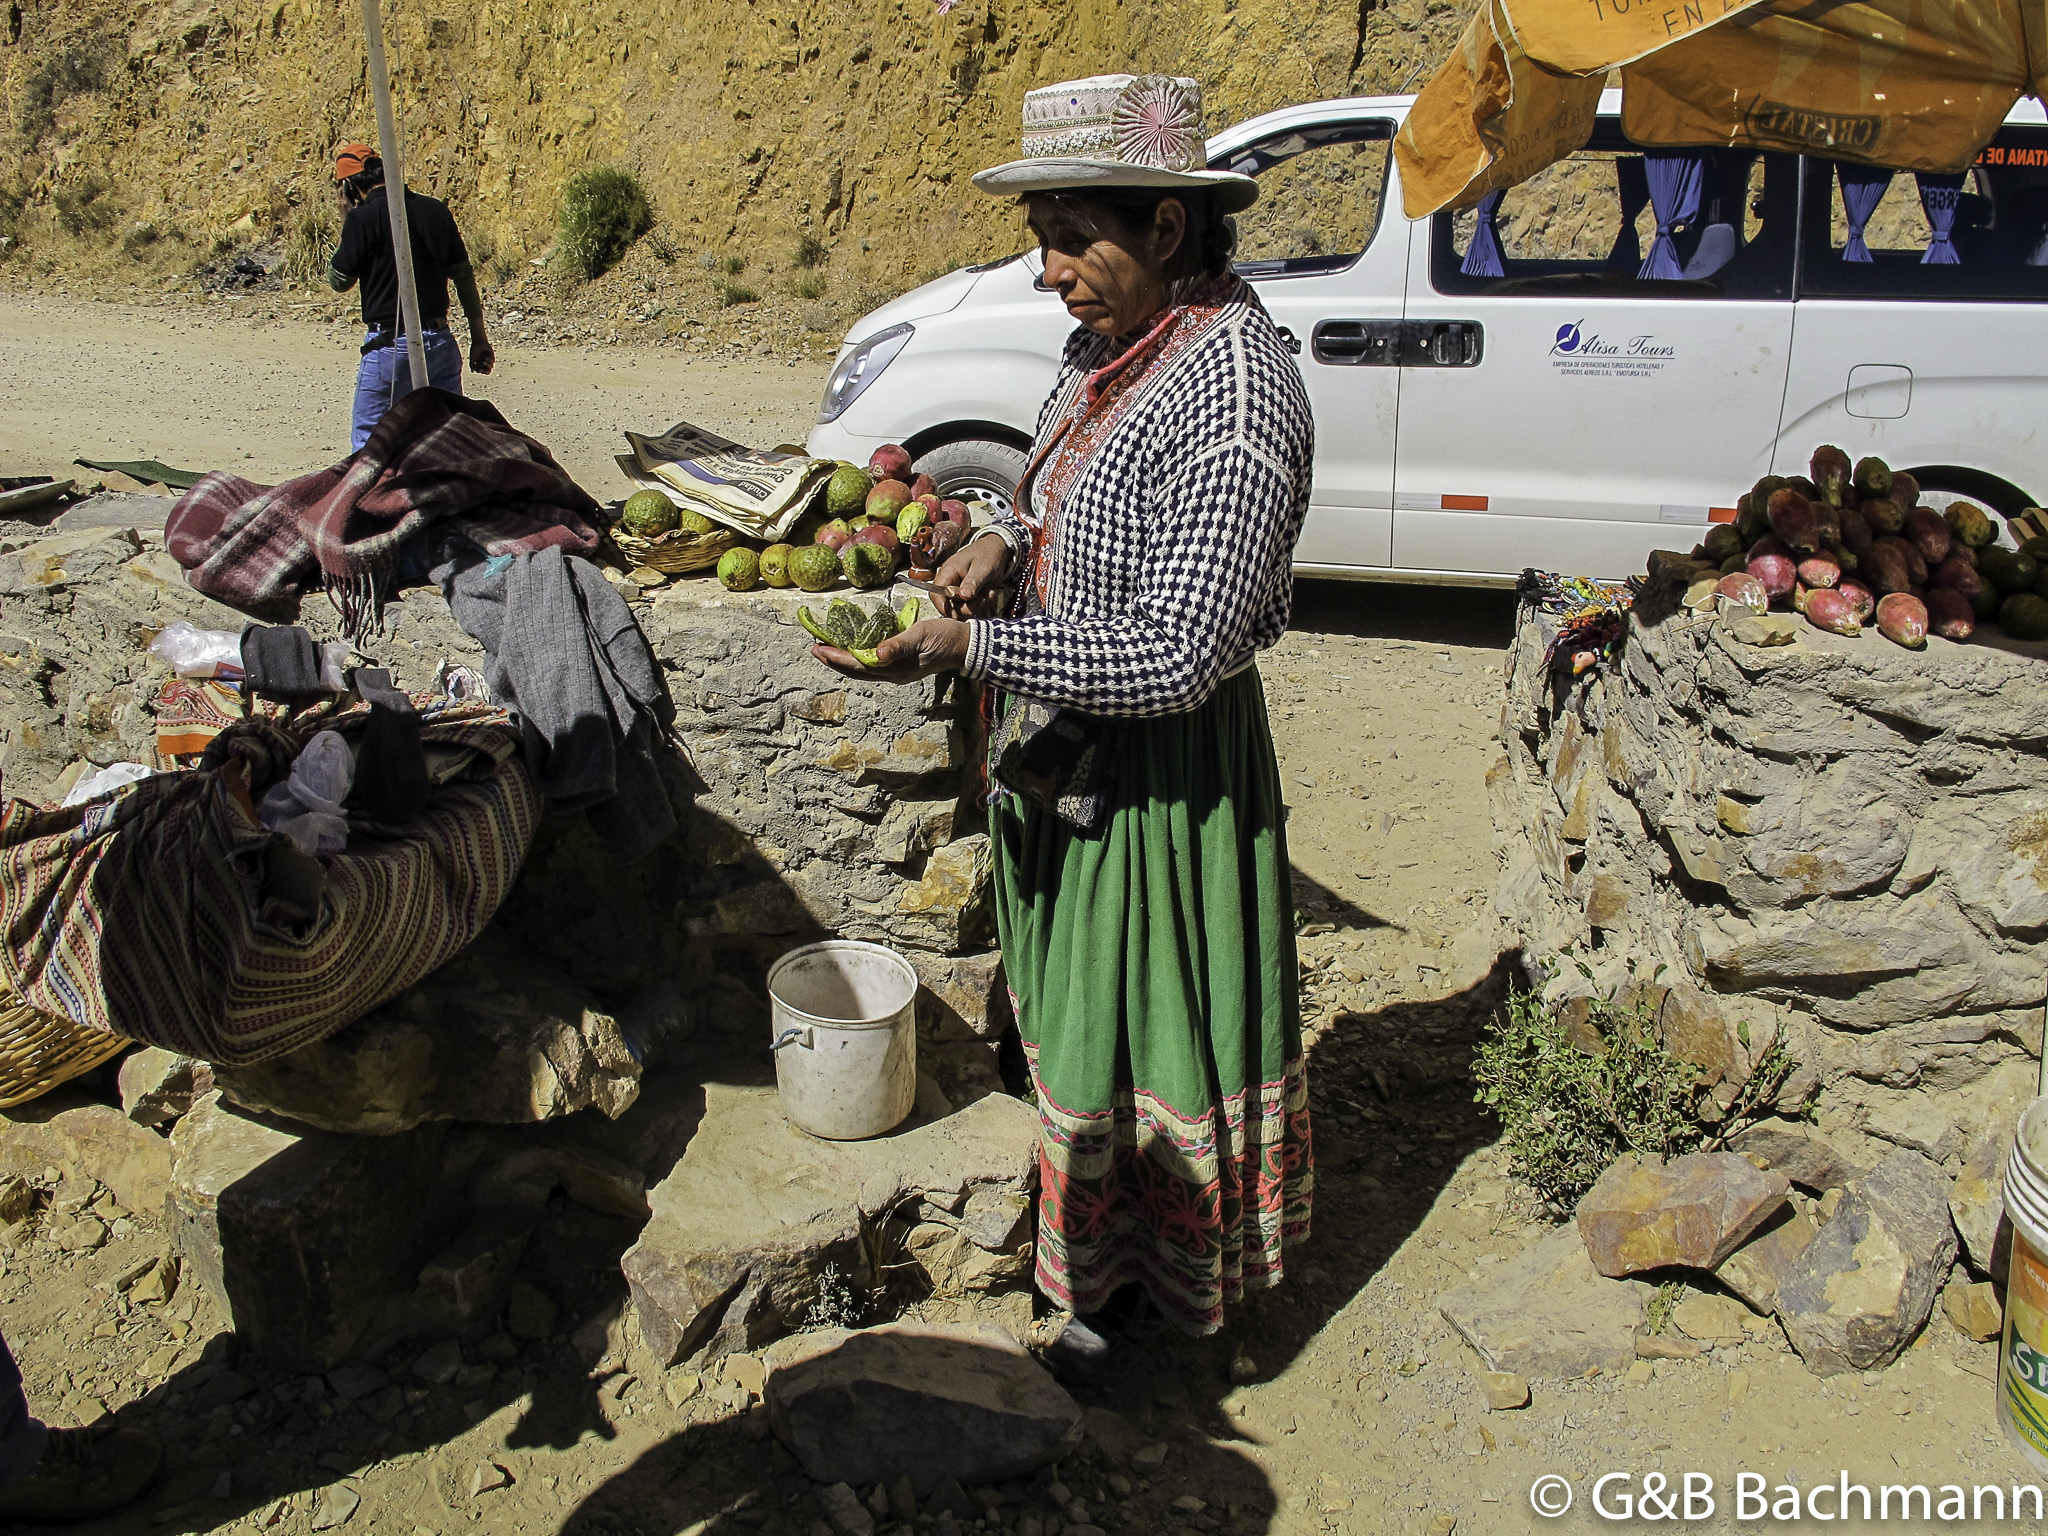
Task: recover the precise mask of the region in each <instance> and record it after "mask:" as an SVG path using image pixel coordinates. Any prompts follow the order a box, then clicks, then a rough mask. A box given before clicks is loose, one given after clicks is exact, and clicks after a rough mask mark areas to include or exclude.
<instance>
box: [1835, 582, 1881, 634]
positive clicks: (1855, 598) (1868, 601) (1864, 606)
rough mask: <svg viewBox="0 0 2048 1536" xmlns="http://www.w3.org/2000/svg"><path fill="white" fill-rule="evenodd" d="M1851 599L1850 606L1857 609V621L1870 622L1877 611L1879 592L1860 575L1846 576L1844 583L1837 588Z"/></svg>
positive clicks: (1861, 622)
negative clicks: (1871, 588) (1870, 586)
mask: <svg viewBox="0 0 2048 1536" xmlns="http://www.w3.org/2000/svg"><path fill="white" fill-rule="evenodd" d="M1835 590H1836V591H1837V592H1839V593H1841V594H1842V596H1844V597H1846V598H1847V599H1848V600H1849V606H1850V607H1851V608H1853V609H1855V610H1856V622H1857V623H1859V624H1868V623H1869V622H1870V616H1871V615H1872V614H1873V613H1875V612H1877V594H1876V593H1875V592H1873V591H1871V590H1870V588H1869V587H1868V586H1867V585H1866V584H1865V583H1864V582H1863V581H1862V580H1861V579H1860V578H1858V577H1855V576H1844V577H1843V578H1842V584H1841V585H1840V586H1838V587H1836V588H1835Z"/></svg>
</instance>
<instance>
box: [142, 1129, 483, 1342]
mask: <svg viewBox="0 0 2048 1536" xmlns="http://www.w3.org/2000/svg"><path fill="white" fill-rule="evenodd" d="M123 1123H124V1124H125V1123H128V1122H126V1121H124V1122H123ZM137 1129H139V1127H138V1128H137ZM445 1130H446V1128H445V1127H444V1126H441V1125H426V1126H421V1127H419V1128H418V1129H416V1130H412V1131H407V1132H404V1133H401V1134H398V1135H393V1136H343V1135H337V1134H335V1133H333V1132H329V1131H316V1130H308V1129H306V1128H305V1127H302V1126H294V1125H292V1124H290V1123H289V1122H285V1121H280V1120H276V1119H271V1118H267V1117H258V1116H256V1115H253V1114H250V1113H247V1112H245V1111H242V1110H238V1109H236V1108H234V1107H232V1106H230V1105H226V1104H223V1103H222V1102H221V1101H220V1098H219V1096H218V1095H217V1094H215V1095H209V1096H207V1097H206V1098H204V1099H202V1100H200V1102H199V1103H198V1104H197V1105H195V1106H194V1107H193V1110H192V1112H191V1113H190V1114H189V1115H187V1116H185V1118H184V1119H182V1120H180V1121H179V1122H178V1125H177V1129H176V1130H174V1131H173V1132H172V1133H171V1144H172V1145H173V1146H174V1147H175V1149H176V1154H177V1157H176V1162H175V1164H174V1166H173V1169H172V1175H171V1197H170V1211H171V1217H172V1221H173V1225H174V1229H175V1238H176V1242H177V1246H178V1250H179V1252H180V1253H181V1254H183V1256H184V1258H185V1261H186V1262H187V1263H188V1264H190V1265H191V1266H192V1268H193V1269H194V1270H195V1271H196V1272H197V1273H198V1274H199V1276H200V1277H201V1278H202V1279H203V1280H204V1281H205V1282H206V1284H207V1287H208V1288H209V1289H210V1290H211V1291H212V1292H213V1294H214V1296H215V1297H216V1298H217V1299H218V1300H219V1301H220V1302H221V1304H222V1305H223V1307H224V1308H225V1309H226V1311H227V1313H228V1315H229V1317H230V1319H231V1320H232V1322H233V1325H234V1331H235V1333H236V1335H237V1336H238V1337H239V1338H240V1339H241V1340H242V1342H243V1343H244V1344H245V1345H248V1346H250V1347H253V1348H254V1349H255V1350H256V1351H257V1352H258V1353H259V1354H261V1355H263V1356H265V1357H266V1358H267V1359H270V1360H272V1361H274V1362H275V1363H277V1364H278V1365H280V1366H283V1367H285V1368H286V1369H288V1370H294V1371H326V1370H331V1369H332V1368H333V1367H334V1366H336V1365H338V1364H340V1363H341V1361H343V1360H344V1359H346V1358H347V1357H348V1355H349V1352H350V1351H351V1349H352V1348H354V1346H355V1345H356V1343H357V1341H358V1340H359V1339H361V1338H362V1337H363V1336H364V1334H365V1332H366V1331H367V1330H368V1329H369V1327H370V1325H371V1323H372V1322H373V1321H374V1320H375V1318H376V1316H377V1314H378V1312H379V1311H380V1310H381V1309H382V1308H383V1307H384V1306H385V1305H386V1304H387V1303H390V1302H394V1301H398V1300H401V1299H402V1298H403V1297H404V1296H405V1295H406V1294H407V1293H408V1292H410V1291H411V1289H412V1287H413V1283H414V1280H415V1277H416V1276H417V1275H418V1273H419V1269H420V1265H421V1263H422V1261H423V1260H424V1259H425V1258H426V1256H427V1255H428V1254H430V1253H431V1252H432V1251H433V1249H434V1247H435V1246H437V1243H438V1241H440V1240H444V1239H445V1235H446V1230H447V1227H448V1225H449V1223H450V1201H449V1198H448V1196H447V1195H446V1193H445V1192H444V1190H443V1187H442V1185H441V1184H440V1182H439V1181H438V1180H437V1178H436V1173H437V1171H438V1163H439V1153H440V1149H441V1145H442V1142H443V1138H444V1133H445ZM145 1134H146V1133H145Z"/></svg>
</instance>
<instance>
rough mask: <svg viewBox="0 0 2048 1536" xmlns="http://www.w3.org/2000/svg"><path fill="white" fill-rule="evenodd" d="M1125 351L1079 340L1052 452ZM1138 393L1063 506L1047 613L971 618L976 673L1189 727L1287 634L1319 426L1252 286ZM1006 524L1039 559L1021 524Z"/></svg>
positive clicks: (1045, 427)
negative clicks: (1089, 389) (1107, 367)
mask: <svg viewBox="0 0 2048 1536" xmlns="http://www.w3.org/2000/svg"><path fill="white" fill-rule="evenodd" d="M1116 345H1117V344H1116V343H1115V342H1113V341H1112V340H1110V339H1109V338H1106V337H1101V336H1097V335H1095V334H1093V333H1092V332H1090V331H1087V330H1076V331H1075V333H1074V335H1073V336H1072V337H1071V338H1070V339H1069V340H1068V342H1067V348H1066V353H1065V356H1064V357H1063V358H1062V360H1061V366H1060V374H1059V379H1058V382H1057V383H1056V384H1055V385H1054V386H1053V391H1052V394H1051V395H1050V396H1049V397H1048V398H1047V400H1046V403H1045V407H1044V409H1043V410H1042V411H1041V412H1040V414H1039V421H1038V444H1039V446H1043V444H1044V443H1045V441H1046V438H1047V436H1048V434H1049V433H1050V432H1051V431H1052V430H1053V429H1054V428H1055V427H1057V426H1058V424H1059V423H1060V422H1061V421H1062V420H1064V419H1065V417H1066V415H1067V413H1068V412H1069V411H1070V410H1071V409H1072V408H1073V404H1074V402H1075V400H1076V399H1077V398H1078V397H1079V395H1080V391H1081V388H1082V385H1083V384H1084V383H1085V382H1086V380H1087V377H1088V375H1089V374H1090V373H1091V372H1092V371H1094V370H1095V369H1098V368H1101V367H1102V366H1103V365H1104V364H1106V363H1107V362H1109V361H1110V360H1111V359H1112V358H1113V357H1115V356H1116ZM1138 390H1139V395H1138V397H1137V398H1135V399H1133V400H1132V401H1131V402H1130V403H1129V405H1128V407H1127V408H1126V410H1125V411H1124V412H1123V415H1122V418H1121V419H1120V420H1119V421H1118V422H1117V423H1116V424H1115V426H1114V427H1113V428H1112V429H1111V430H1110V433H1109V435H1108V436H1107V437H1106V438H1105V439H1104V440H1103V442H1102V443H1101V444H1100V445H1099V446H1098V447H1097V448H1096V449H1095V452H1094V453H1093V455H1092V456H1091V457H1090V458H1089V459H1088V460H1087V461H1086V462H1085V463H1084V464H1083V465H1082V466H1081V468H1080V470H1079V472H1078V473H1077V474H1076V476H1075V478H1074V480H1073V483H1072V484H1071V485H1070V486H1069V488H1068V491H1067V494H1066V497H1065V498H1064V500H1063V502H1062V504H1061V508H1060V517H1059V529H1058V537H1057V539H1056V541H1055V565H1054V568H1053V571H1052V573H1051V578H1050V585H1049V589H1048V592H1047V597H1046V604H1045V611H1044V612H1042V613H1038V614H1034V615H1032V616H1031V617H1029V618H1021V619H976V620H974V621H972V624H971V628H970V638H969V641H968V650H967V663H966V666H965V667H964V668H963V669H962V670H963V671H964V672H965V674H966V675H967V676H969V677H975V678H982V679H986V680H987V681H989V682H992V683H994V684H996V685H997V686H998V687H1001V688H1004V689H1008V690H1011V691H1014V692H1017V693H1022V694H1027V695H1029V696H1031V697H1032V698H1037V699H1044V700H1045V701H1047V702H1048V703H1053V704H1064V705H1068V706H1071V707H1072V708H1075V709H1080V710H1085V711H1087V712H1089V713H1092V714H1100V715H1127V716H1128V715H1170V714H1179V713H1182V712H1184V711H1187V710H1191V709H1195V708H1197V707H1198V706H1200V705H1201V704H1203V703H1204V702H1206V701H1207V700H1208V698H1209V696H1210V694H1212V693H1214V692H1215V690H1216V685H1217V684H1218V683H1220V682H1221V681H1222V680H1223V679H1224V678H1226V677H1228V676H1230V675H1231V674H1232V673H1234V672H1236V671H1238V670H1239V669H1240V668H1242V667H1243V666H1244V665H1245V664H1246V663H1248V662H1249V661H1250V660H1251V659H1252V657H1253V656H1254V655H1255V654H1256V653H1257V652H1259V651H1261V650H1264V649H1266V648H1268V647H1270V646H1272V645H1273V644H1274V643H1276V642H1277V641H1278V640H1279V638H1280V636H1281V634H1282V633H1283V632H1284V631H1285V630H1286V628H1287V619H1288V615H1289V612H1290V610H1291V607H1292V603H1293V596H1294V577H1293V571H1292V567H1293V558H1294V543H1295V540H1296V538H1297V537H1299V535H1300V533H1301V522H1302V517H1303V516H1304V514H1305V513H1306V512H1307V510H1308V497H1309V483H1310V474H1311V469H1312V461H1313V458H1314V450H1315V421H1314V418H1313V417H1312V416H1311V414H1310V412H1309V403H1308V392H1307V390H1306V389H1305V388H1304V387H1303V385H1302V382H1301V373H1300V370H1299V369H1298V368H1297V367H1296V365H1295V361H1294V359H1293V357H1292V356H1290V355H1289V353H1288V352H1287V350H1286V348H1285V346H1283V345H1282V343H1281V340H1280V336H1279V333H1278V332H1277V330H1276V329H1275V328H1274V325H1273V322H1272V320H1271V318H1270V317H1269V316H1268V315H1267V314H1266V312H1265V310H1264V309H1263V308H1262V307H1260V305H1259V303H1258V301H1257V299H1256V298H1255V297H1253V296H1252V295H1251V291H1250V289H1249V288H1241V289H1240V296H1239V297H1238V298H1237V299H1236V300H1235V301H1233V302H1231V303H1230V304H1229V305H1227V306H1226V309H1225V312H1224V315H1223V316H1222V318H1221V319H1220V320H1218V321H1217V322H1216V323H1215V324H1214V325H1212V326H1211V327H1210V328H1209V329H1208V331H1207V332H1206V333H1205V334H1204V335H1203V336H1201V337H1200V338H1199V339H1198V340H1197V341H1196V342H1195V343H1194V344H1193V345H1192V346H1189V347H1188V348H1186V349H1185V350H1183V351H1181V352H1179V353H1178V354H1177V355H1175V356H1172V357H1169V358H1165V359H1162V360H1160V361H1159V362H1157V363H1155V364H1154V366H1153V368H1152V369H1151V370H1150V371H1149V373H1148V376H1147V377H1146V378H1145V379H1144V380H1143V381H1142V382H1141V383H1140V384H1139V385H1138ZM1033 457H1034V458H1036V453H1035V452H1034V455H1033ZM992 527H993V528H994V530H995V531H996V532H997V533H999V534H1000V535H1001V536H1002V537H1003V539H1004V540H1005V541H1006V542H1007V543H1008V544H1009V545H1010V547H1011V549H1012V550H1013V551H1016V552H1018V553H1019V554H1020V555H1021V554H1022V552H1023V551H1024V550H1026V549H1028V547H1029V542H1030V539H1029V535H1028V533H1027V532H1026V531H1025V529H1024V528H1023V526H1022V525H1021V524H1020V523H1018V522H1017V521H1016V519H1015V517H1014V516H1013V515H1006V516H1005V517H1004V518H1002V519H1000V520H999V521H997V522H996V523H994V524H993V525H992Z"/></svg>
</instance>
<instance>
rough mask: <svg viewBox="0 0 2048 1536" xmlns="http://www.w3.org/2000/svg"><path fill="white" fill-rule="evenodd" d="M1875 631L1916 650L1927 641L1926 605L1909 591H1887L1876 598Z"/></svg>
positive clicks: (1908, 648) (1911, 649)
mask: <svg viewBox="0 0 2048 1536" xmlns="http://www.w3.org/2000/svg"><path fill="white" fill-rule="evenodd" d="M1877 632H1878V633H1879V634H1881V635H1883V636H1884V637H1885V639H1887V640H1890V641H1893V642H1895V643H1897V644H1899V645H1903V646H1904V647H1906V649H1907V650H1909V651H1917V650H1918V649H1920V647H1921V646H1923V645H1925V644H1926V643H1927V605H1926V604H1925V603H1923V602H1921V601H1920V599H1919V598H1917V597H1914V596H1912V595H1911V594H1910V593H1906V592H1891V593H1887V594H1886V595H1885V596H1883V597H1881V598H1879V599H1878V600H1877Z"/></svg>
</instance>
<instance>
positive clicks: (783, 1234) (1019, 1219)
mask: <svg viewBox="0 0 2048 1536" xmlns="http://www.w3.org/2000/svg"><path fill="white" fill-rule="evenodd" d="M704 1093H705V1107H704V1116H703V1123H702V1125H701V1126H700V1127H699V1128H698V1130H697V1133H696V1135H695V1136H694V1137H693V1138H692V1139H691V1141H690V1144H689V1150H688V1151H687V1152H685V1153H684V1154H683V1158H682V1161H681V1162H680V1163H678V1164H677V1165H676V1168H675V1171H674V1172H673V1173H671V1174H670V1175H669V1176H668V1177H667V1178H666V1179H664V1180H663V1181H662V1182H661V1183H660V1184H659V1185H657V1186H656V1187H655V1189H654V1191H653V1193H652V1196H651V1204H652V1207H653V1212H654V1214H653V1216H652V1217H651V1218H650V1219H649V1221H648V1223H647V1226H646V1227H645V1229H644V1230H643V1231H642V1232H641V1234H640V1240H639V1241H638V1242H637V1243H635V1244H634V1245H633V1247H632V1248H631V1249H630V1250H628V1251H627V1253H626V1256H625V1259H624V1261H623V1263H622V1266H621V1267H622V1268H623V1269H624V1270H625V1274H626V1279H627V1282H628V1283H629V1285H630V1286H631V1288H632V1292H633V1301H634V1307H635V1311H636V1312H637V1314H638V1317H639V1324H640V1332H641V1336H642V1338H643V1339H644V1340H645V1342H646V1344H647V1347H648V1349H649V1350H650V1351H651V1352H652V1353H653V1355H654V1356H655V1358H656V1359H657V1360H658V1361H660V1362H661V1363H662V1364H663V1365H668V1364H671V1363H673V1362H674V1361H676V1360H678V1359H680V1358H682V1357H683V1356H685V1355H688V1354H690V1353H692V1352H693V1351H695V1350H696V1349H698V1348H699V1347H700V1346H702V1345H705V1344H707V1343H709V1344H710V1346H711V1349H712V1353H713V1354H714V1355H719V1354H724V1353H727V1352H729V1351H731V1350H734V1349H750V1348H753V1347H755V1346H757V1345H761V1344H765V1343H767V1342H769V1341H770V1340H772V1339H775V1338H777V1337H779V1336H780V1335H781V1334H784V1333H787V1332H788V1331H790V1330H791V1329H792V1328H794V1327H796V1326H798V1325H799V1324H801V1323H803V1322H804V1321H805V1320H806V1318H808V1317H809V1316H811V1315H812V1312H813V1309H814V1308H817V1307H819V1304H820V1300H821V1292H830V1291H831V1290H832V1289H833V1285H834V1284H836V1285H837V1286H839V1287H844V1288H846V1289H847V1290H848V1291H850V1292H852V1293H859V1292H861V1291H864V1290H865V1289H866V1288H867V1287H868V1286H870V1285H872V1284H873V1283H875V1281H876V1280H877V1278H878V1277H877V1276H876V1275H875V1274H874V1271H873V1264H872V1261H871V1257H870V1243H869V1241H868V1233H869V1231H870V1229H871V1228H872V1227H873V1226H874V1225H876V1224H879V1223H880V1222H881V1221H883V1220H884V1219H885V1218H887V1219H888V1220H890V1221H893V1222H895V1223H897V1224H899V1225H900V1226H904V1227H908V1229H909V1231H910V1232H915V1231H917V1230H918V1229H919V1228H921V1227H926V1226H939V1227H944V1228H949V1229H951V1231H952V1232H954V1233H956V1234H957V1235H958V1236H959V1237H960V1239H961V1240H962V1244H963V1245H964V1247H965V1248H967V1249H969V1250H971V1251H972V1252H974V1253H975V1254H978V1255H993V1256H996V1258H997V1259H1000V1260H1001V1261H1002V1262H993V1261H991V1262H990V1263H989V1264H988V1267H987V1270H986V1272H985V1273H984V1274H983V1276H982V1279H983V1281H984V1283H986V1284H991V1285H992V1284H997V1283H1001V1281H1002V1280H1004V1279H1006V1278H1009V1277H1012V1276H1018V1275H1021V1274H1022V1272H1023V1269H1024V1266H1025V1264H1026V1262H1027V1261H1028V1251H1029V1245H1030V1240H1031V1225H1030V1219H1029V1217H1030V1208H1031V1194H1032V1189H1033V1183H1034V1179H1035V1176H1036V1169H1037V1153H1038V1117H1037V1115H1036V1114H1035V1113H1033V1111H1032V1110H1031V1108H1030V1107H1029V1106H1028V1105H1026V1104H1024V1103H1023V1102H1022V1101H1020V1100H1017V1099H1012V1098H1008V1097H1006V1096H1003V1095H1000V1094H998V1095H992V1096H990V1097H988V1098H985V1099H981V1100H979V1101H977V1102H975V1103H973V1104H970V1105H968V1106H967V1107H966V1108H965V1109H962V1110H960V1111H958V1112H957V1113H955V1114H953V1115H950V1116H948V1117H947V1118H945V1119H943V1120H939V1121H936V1122H933V1123H929V1124H923V1125H914V1126H913V1127H912V1128H910V1129H902V1130H898V1131H896V1132H894V1133H892V1134H890V1135H888V1136H882V1137H877V1138H875V1139H874V1140H871V1141H850V1142H830V1141H819V1140H817V1139H816V1138H814V1137H811V1136H808V1135H806V1134H804V1133H803V1132H802V1131H799V1130H798V1129H796V1127H795V1126H793V1125H791V1124H790V1123H789V1122H788V1121H787V1120H785V1119H784V1118H783V1116H782V1109H781V1105H780V1103H779V1101H778V1100H777V1098H776V1094H775V1091H774V1090H773V1089H772V1088H747V1087H730V1086H726V1085H723V1084H715V1083H714V1084H709V1085H707V1086H706V1088H705V1090H704ZM927 1246H930V1247H937V1246H940V1245H938V1244H928V1245H927ZM950 1257H951V1258H952V1259H954V1260H956V1261H957V1260H958V1259H959V1258H960V1257H961V1256H960V1254H959V1253H958V1251H957V1250H956V1251H955V1252H954V1253H953V1254H952V1255H950ZM828 1268H829V1269H830V1270H832V1271H833V1272H834V1277H835V1279H834V1282H832V1283H826V1282H825V1279H824V1277H825V1275H826V1271H827V1270H828ZM824 1300H825V1303H826V1306H827V1308H828V1309H829V1307H830V1305H831V1304H832V1301H833V1297H832V1296H830V1295H829V1294H828V1295H825V1296H824Z"/></svg>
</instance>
